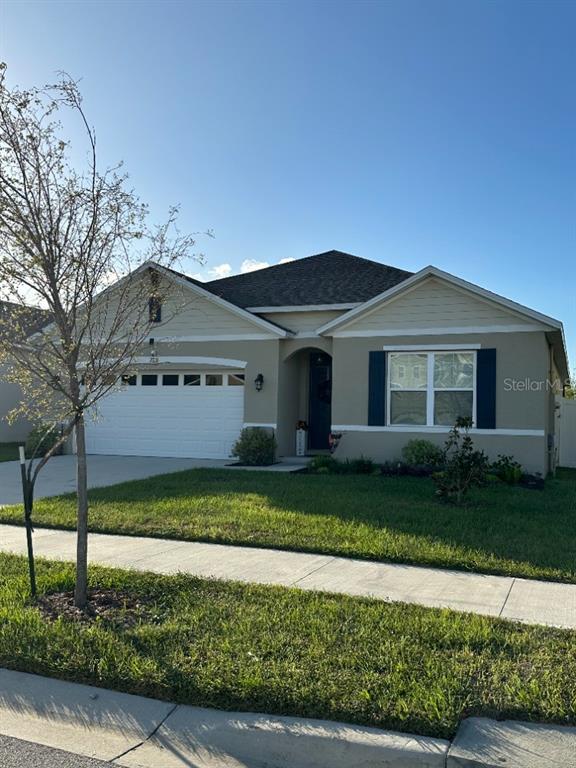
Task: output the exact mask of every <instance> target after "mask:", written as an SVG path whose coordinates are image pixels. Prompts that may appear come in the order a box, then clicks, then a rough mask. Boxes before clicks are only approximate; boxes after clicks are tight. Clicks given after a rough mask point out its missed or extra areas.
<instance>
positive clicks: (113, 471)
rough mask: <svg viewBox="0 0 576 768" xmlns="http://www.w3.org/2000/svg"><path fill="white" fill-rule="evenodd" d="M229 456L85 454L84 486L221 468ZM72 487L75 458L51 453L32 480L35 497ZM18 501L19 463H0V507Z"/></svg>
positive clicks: (73, 483) (68, 491) (92, 486)
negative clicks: (213, 457)
mask: <svg viewBox="0 0 576 768" xmlns="http://www.w3.org/2000/svg"><path fill="white" fill-rule="evenodd" d="M229 463H230V459H221V460H220V459H164V458H156V457H152V456H88V486H89V487H90V488H98V487H101V486H104V485H116V483H123V482H125V481H126V480H141V479H142V478H144V477H152V476H153V475H164V474H166V473H168V472H179V471H180V470H183V469H192V468H194V467H224V466H226V464H229ZM75 490H76V457H75V456H55V457H54V458H53V459H51V460H50V461H49V462H48V464H47V465H46V466H45V467H44V468H43V469H42V471H41V472H40V474H39V476H38V480H37V482H36V491H35V494H34V498H35V499H41V498H45V497H46V496H59V495H60V494H61V493H70V492H72V491H75ZM21 501H22V485H21V480H20V464H19V463H18V462H17V461H5V462H0V507H1V506H5V505H7V504H19V503H21Z"/></svg>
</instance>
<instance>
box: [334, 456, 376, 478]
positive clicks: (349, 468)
mask: <svg viewBox="0 0 576 768" xmlns="http://www.w3.org/2000/svg"><path fill="white" fill-rule="evenodd" d="M341 471H342V472H343V473H344V474H349V475H373V474H374V473H375V472H376V471H377V468H376V464H375V463H374V462H373V461H372V459H367V458H366V456H360V458H359V459H346V461H344V463H343V464H342V466H341Z"/></svg>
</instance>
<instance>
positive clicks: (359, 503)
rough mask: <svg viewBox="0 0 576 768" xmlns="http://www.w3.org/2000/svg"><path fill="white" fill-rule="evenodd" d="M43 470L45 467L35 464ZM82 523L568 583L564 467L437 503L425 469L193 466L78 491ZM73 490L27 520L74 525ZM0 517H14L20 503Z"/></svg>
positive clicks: (569, 523)
mask: <svg viewBox="0 0 576 768" xmlns="http://www.w3.org/2000/svg"><path fill="white" fill-rule="evenodd" d="M45 471H46V472H48V471H49V466H48V468H47V469H46V470H45ZM90 505H91V508H90V529H91V530H92V531H99V532H103V533H122V534H134V535H139V536H157V537H166V538H173V539H185V540H191V541H209V542H219V543H226V544H238V545H248V546H258V547H274V548H280V549H293V550H298V551H305V552H322V553H327V554H333V555H342V556H345V557H358V558H365V559H372V560H381V561H392V562H403V563H412V564H420V565H429V566H434V567H442V568H455V569H461V570H468V571H478V572H484V573H495V574H504V575H512V576H524V577H527V578H539V579H549V580H556V581H567V582H576V478H575V477H574V475H573V474H572V473H570V472H567V473H565V475H564V479H557V480H548V481H547V482H546V486H545V489H544V490H543V491H532V490H528V489H526V488H523V487H521V486H508V485H505V484H503V483H498V484H494V485H490V486H489V487H486V488H481V489H474V490H473V491H472V492H471V495H470V498H469V500H468V502H467V504H466V505H465V506H462V507H457V506H453V505H450V504H447V503H444V502H442V501H441V500H439V499H437V498H436V497H435V495H434V486H433V484H432V481H431V480H430V479H429V478H414V477H382V476H372V475H370V476H363V475H334V476H332V475H330V476H326V475H298V474H296V475H289V474H281V473H266V472H243V471H241V470H234V471H231V470H217V469H196V470H190V471H186V472H179V473H175V474H170V475H161V476H156V477H152V478H149V479H147V480H137V481H132V482H128V483H123V484H121V485H116V486H111V487H108V488H98V489H93V490H91V491H90ZM75 516H76V509H75V500H74V497H73V496H64V497H56V498H52V499H44V500H41V501H37V502H36V505H35V509H34V521H35V522H36V524H37V525H51V526H56V527H61V528H69V529H71V528H74V527H75ZM0 520H1V521H2V522H9V523H21V522H22V509H21V508H20V507H12V508H4V509H0Z"/></svg>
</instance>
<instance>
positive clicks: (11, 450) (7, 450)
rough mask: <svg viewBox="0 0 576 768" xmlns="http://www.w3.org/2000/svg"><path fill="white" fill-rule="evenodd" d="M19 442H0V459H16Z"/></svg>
mask: <svg viewBox="0 0 576 768" xmlns="http://www.w3.org/2000/svg"><path fill="white" fill-rule="evenodd" d="M19 445H20V443H0V461H16V459H17V458H18V446H19Z"/></svg>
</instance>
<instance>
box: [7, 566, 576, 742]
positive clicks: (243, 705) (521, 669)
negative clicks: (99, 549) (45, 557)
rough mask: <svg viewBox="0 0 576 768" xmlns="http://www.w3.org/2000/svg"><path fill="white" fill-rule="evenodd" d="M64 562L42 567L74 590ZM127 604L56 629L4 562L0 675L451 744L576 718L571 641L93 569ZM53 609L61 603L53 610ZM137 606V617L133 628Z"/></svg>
mask: <svg viewBox="0 0 576 768" xmlns="http://www.w3.org/2000/svg"><path fill="white" fill-rule="evenodd" d="M73 576H74V574H73V568H72V566H71V565H69V564H62V563H49V562H46V561H41V562H40V563H39V564H38V580H39V589H40V592H41V594H42V595H43V596H45V595H46V594H47V593H48V594H51V593H66V592H69V591H70V590H71V589H72V587H73ZM91 582H92V588H97V594H98V595H102V594H112V595H114V596H115V600H116V598H118V597H119V599H118V600H116V610H114V607H113V604H114V600H113V601H112V602H111V603H110V602H108V603H107V609H106V610H105V611H103V612H100V613H99V614H98V616H97V617H94V618H93V620H92V621H78V620H76V619H75V618H74V617H73V616H70V617H68V614H67V613H66V612H65V613H66V616H67V617H66V618H60V619H57V620H54V617H51V618H50V620H47V619H46V618H45V616H44V613H43V611H44V609H42V610H40V609H39V608H38V607H35V606H34V605H32V604H30V602H29V598H28V587H27V567H26V561H25V560H24V558H20V557H16V556H13V555H0V666H3V667H8V668H11V669H19V670H22V671H26V672H32V673H38V674H42V675H49V676H54V677H59V678H62V679H67V680H73V681H75V682H84V683H90V684H93V685H98V686H102V687H107V688H114V689H117V690H121V691H126V692H129V693H135V694H143V695H145V696H150V697H156V698H161V699H165V700H170V701H175V702H178V703H186V704H192V705H198V706H207V707H216V708H219V709H232V710H244V711H257V712H267V713H271V714H285V715H300V716H306V717H319V718H327V719H331V720H341V721H346V722H352V723H361V724H366V725H371V726H376V727H380V728H391V729H394V730H401V731H408V732H416V733H420V734H426V735H432V736H442V737H450V736H451V735H452V734H453V733H454V731H455V729H456V727H457V725H458V722H459V720H460V719H461V718H463V717H464V716H467V715H471V714H479V715H487V716H494V717H509V718H515V719H523V720H536V721H550V722H558V723H573V722H575V719H576V692H575V689H574V680H575V679H576V633H575V632H570V631H567V630H555V629H546V628H542V627H528V626H523V625H516V624H512V623H510V622H506V621H502V620H498V619H490V618H485V617H480V616H473V615H468V614H457V613H453V612H450V611H446V610H434V609H430V608H421V607H418V606H413V605H403V604H387V603H383V602H381V601H375V600H368V599H361V598H348V597H345V596H333V595H326V594H319V593H304V592H299V591H296V590H291V589H286V588H282V587H268V586H260V585H253V586H252V585H240V584H234V583H229V582H228V583H227V582H218V581H210V580H202V579H196V578H191V577H184V576H174V577H171V576H157V575H151V574H138V573H133V572H126V571H117V570H111V569H103V568H92V569H91ZM57 602H58V601H57ZM127 609H128V610H129V611H130V612H131V614H130V615H131V616H135V617H136V620H134V621H132V620H131V621H125V620H123V618H124V616H125V613H124V612H125V611H126V610H127Z"/></svg>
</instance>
